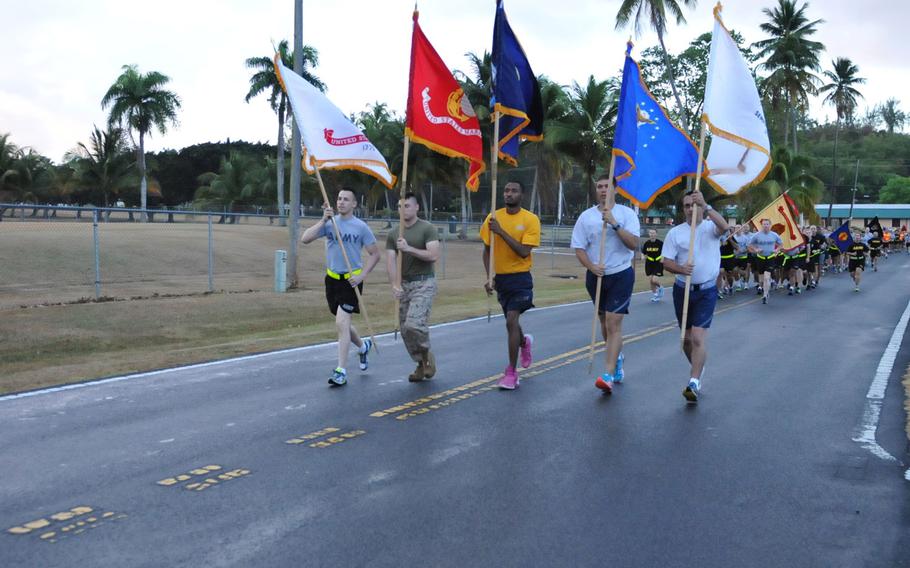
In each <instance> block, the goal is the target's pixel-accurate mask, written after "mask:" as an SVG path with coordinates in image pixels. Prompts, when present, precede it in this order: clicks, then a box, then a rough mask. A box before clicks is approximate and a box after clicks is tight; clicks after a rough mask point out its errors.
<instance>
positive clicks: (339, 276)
mask: <svg viewBox="0 0 910 568" xmlns="http://www.w3.org/2000/svg"><path fill="white" fill-rule="evenodd" d="M361 272H363V270H361V269H360V268H358V269H357V270H355V271H353V272H345V273H342V274H338V273H337V272H332V271H331V270H329V269H328V268H326V269H325V273H326V274H328V275H329V278H334V279H335V280H341V279H342V278H344V279H345V280H348V279H349V278H350V277H351V276H357V275H358V274H360V273H361Z"/></svg>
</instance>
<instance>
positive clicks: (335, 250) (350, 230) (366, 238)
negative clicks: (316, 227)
mask: <svg viewBox="0 0 910 568" xmlns="http://www.w3.org/2000/svg"><path fill="white" fill-rule="evenodd" d="M334 219H335V223H336V224H337V225H338V232H339V233H341V240H342V242H343V243H344V250H345V251H346V252H347V253H348V259H350V261H351V270H357V269H360V268H363V260H362V259H361V256H360V252H361V249H362V248H363V247H365V246H369V245H371V244H373V243H375V242H376V237H375V236H374V235H373V231H371V230H370V227H368V226H367V224H366V223H364V222H363V221H361V220H360V219H358V218H357V217H350V218H349V219H343V218H342V217H341V216H340V215H336V216H335V217H334ZM319 236H320V237H325V264H326V268H328V269H329V270H331V271H332V272H337V273H338V274H343V273H345V272H347V271H348V267H347V264H345V262H344V255H343V253H342V252H341V247H339V246H338V243H337V242H336V241H335V229H334V228H332V221H331V220H329V221H326V223H325V225H323V226H322V231H321V232H320V233H319Z"/></svg>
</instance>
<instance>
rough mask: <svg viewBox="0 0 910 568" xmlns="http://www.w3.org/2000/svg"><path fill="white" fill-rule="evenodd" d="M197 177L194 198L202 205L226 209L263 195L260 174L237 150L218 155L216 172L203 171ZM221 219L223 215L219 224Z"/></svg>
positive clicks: (231, 209)
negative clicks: (219, 157) (224, 156)
mask: <svg viewBox="0 0 910 568" xmlns="http://www.w3.org/2000/svg"><path fill="white" fill-rule="evenodd" d="M269 177H271V176H269ZM197 179H198V181H199V189H197V190H196V195H195V196H194V198H193V201H194V202H195V203H196V204H198V205H200V206H202V207H204V208H211V207H214V206H218V207H222V208H223V209H224V210H225V211H228V212H230V211H233V210H234V208H235V206H238V205H241V204H249V203H252V202H255V201H256V200H257V198H260V197H262V196H263V191H264V190H263V187H267V186H264V184H262V183H261V182H262V180H261V174H259V172H258V171H257V168H256V165H255V164H254V162H253V160H251V159H250V158H249V157H247V156H244V155H243V154H239V153H237V152H231V153H230V154H229V155H228V156H227V157H226V158H221V162H220V164H219V167H218V172H217V173H216V172H206V173H204V174H201V175H200V176H199V177H198V178H197ZM223 222H224V217H222V219H221V220H220V221H219V223H223ZM231 222H232V223H233V222H234V218H233V217H232V218H231Z"/></svg>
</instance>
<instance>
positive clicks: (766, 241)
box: [749, 231, 784, 256]
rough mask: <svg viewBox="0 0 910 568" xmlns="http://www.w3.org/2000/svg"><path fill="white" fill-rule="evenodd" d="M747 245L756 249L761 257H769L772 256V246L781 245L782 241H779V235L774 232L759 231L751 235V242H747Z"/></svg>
mask: <svg viewBox="0 0 910 568" xmlns="http://www.w3.org/2000/svg"><path fill="white" fill-rule="evenodd" d="M749 244H750V245H752V246H754V247H755V248H757V249H758V254H760V255H761V256H770V255H772V254H774V245H775V244H777V245H783V244H784V241H782V240H781V238H780V235H778V234H777V233H775V232H774V231H768V232H767V233H765V232H764V231H759V232H757V233H755V234H754V235H752V240H751V241H749Z"/></svg>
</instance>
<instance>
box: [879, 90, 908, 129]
mask: <svg viewBox="0 0 910 568" xmlns="http://www.w3.org/2000/svg"><path fill="white" fill-rule="evenodd" d="M900 104H901V102H900V101H899V100H897V99H895V98H890V99H888V100H887V101H885V102H884V104H882V105H879V108H878V111H879V114H880V115H881V118H882V122H884V123H885V128H887V129H888V134H894V131H895V130H903V128H904V125H905V124H906V123H907V114H906V113H905V112H904V111H902V110H900V108H898V107H899V106H900Z"/></svg>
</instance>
